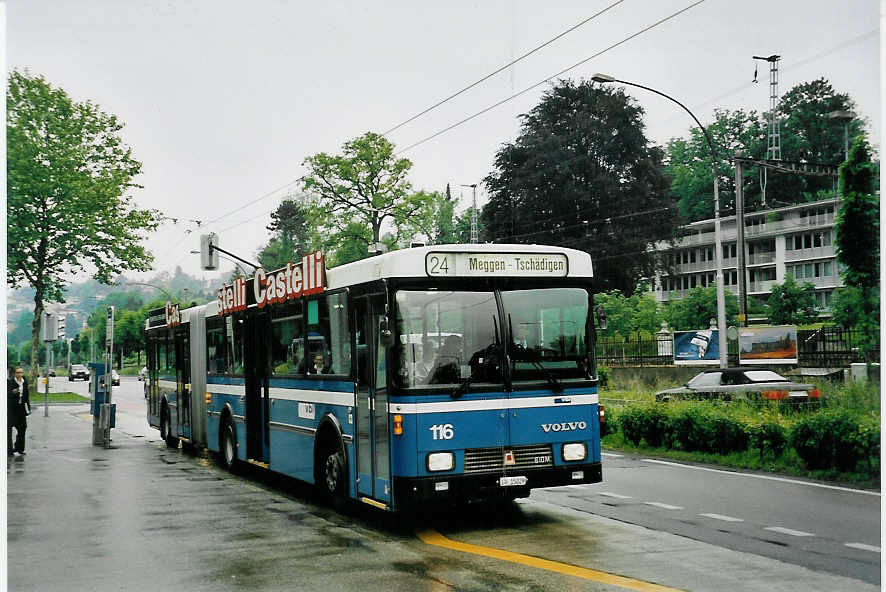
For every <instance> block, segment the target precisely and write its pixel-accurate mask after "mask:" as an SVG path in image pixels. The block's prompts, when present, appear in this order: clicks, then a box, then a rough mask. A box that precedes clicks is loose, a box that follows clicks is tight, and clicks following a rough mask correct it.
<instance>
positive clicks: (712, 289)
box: [665, 285, 738, 331]
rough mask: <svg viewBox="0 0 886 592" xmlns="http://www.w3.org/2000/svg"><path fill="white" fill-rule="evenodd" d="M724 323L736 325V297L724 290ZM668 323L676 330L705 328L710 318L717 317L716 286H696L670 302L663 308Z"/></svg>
mask: <svg viewBox="0 0 886 592" xmlns="http://www.w3.org/2000/svg"><path fill="white" fill-rule="evenodd" d="M725 296H726V324H727V325H733V326H735V325H736V317H737V315H738V298H736V296H735V294H733V293H732V292H730V291H728V290H727V291H726V294H725ZM665 316H666V317H667V320H668V324H669V325H670V326H671V327H672V328H673V329H676V330H677V331H691V330H693V329H707V328H708V326H709V325H710V319H716V318H717V287H716V286H713V285H711V286H707V287H702V286H697V287H695V288H692V289H691V290H689V293H688V294H687V295H686V297H685V298H683V299H681V300H675V301H673V302H670V303H669V304H668V306H667V308H666V310H665Z"/></svg>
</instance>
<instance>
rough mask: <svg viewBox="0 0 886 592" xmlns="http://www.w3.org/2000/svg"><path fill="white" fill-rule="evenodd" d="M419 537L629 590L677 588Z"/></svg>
mask: <svg viewBox="0 0 886 592" xmlns="http://www.w3.org/2000/svg"><path fill="white" fill-rule="evenodd" d="M418 538H419V539H421V540H422V542H424V543H425V544H428V545H433V546H435V547H442V548H444V549H450V550H452V551H460V552H462V553H470V554H471V555H479V556H481V557H491V558H493V559H500V560H502V561H508V562H510V563H519V564H520V565H526V566H529V567H535V568H538V569H544V570H547V571H553V572H556V573H561V574H565V575H568V576H575V577H577V578H582V579H584V580H592V581H594V582H600V583H602V584H609V585H612V586H619V587H621V588H626V589H628V590H638V591H640V592H676V590H677V589H676V588H668V587H667V586H660V585H658V584H652V583H650V582H644V581H642V580H635V579H633V578H628V577H625V576H619V575H615V574H611V573H606V572H605V571H597V570H595V569H588V568H586V567H578V566H577V565H569V564H568V563H560V562H559V561H551V560H549V559H540V558H538V557H531V556H529V555H523V554H522V553H514V552H512V551H504V550H502V549H494V548H492V547H482V546H480V545H472V544H470V543H460V542H458V541H453V540H452V539H448V538H446V537H445V536H443V535H442V534H440V533H439V532H436V531H434V530H425V531H422V532H419V533H418Z"/></svg>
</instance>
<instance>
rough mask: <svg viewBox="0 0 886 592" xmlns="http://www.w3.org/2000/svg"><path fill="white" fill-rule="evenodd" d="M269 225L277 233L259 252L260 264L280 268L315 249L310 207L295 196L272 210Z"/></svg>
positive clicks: (270, 268) (268, 227)
mask: <svg viewBox="0 0 886 592" xmlns="http://www.w3.org/2000/svg"><path fill="white" fill-rule="evenodd" d="M267 229H268V230H270V231H271V232H272V233H273V236H272V237H271V239H270V240H269V241H268V244H267V245H265V246H264V248H262V249H261V250H260V251H259V252H258V254H257V256H256V258H257V259H258V262H259V264H260V265H261V266H262V267H263V268H265V269H267V270H272V269H280V268H281V267H284V266H285V265H286V264H287V263H289V262H292V261H298V260H299V258H300V257H301V256H302V255H304V254H305V253H308V252H309V251H310V250H311V245H312V243H311V226H310V223H309V222H308V215H307V208H306V207H305V206H304V205H303V204H302V203H300V202H298V201H296V200H294V199H284V200H283V201H282V202H281V203H280V205H279V206H277V209H276V210H274V211H273V212H271V222H270V224H268V226H267Z"/></svg>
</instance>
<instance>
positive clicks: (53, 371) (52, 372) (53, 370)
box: [43, 368, 55, 378]
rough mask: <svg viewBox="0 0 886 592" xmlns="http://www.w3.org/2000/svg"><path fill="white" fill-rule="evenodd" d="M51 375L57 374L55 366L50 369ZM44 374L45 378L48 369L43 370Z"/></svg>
mask: <svg viewBox="0 0 886 592" xmlns="http://www.w3.org/2000/svg"><path fill="white" fill-rule="evenodd" d="M49 375H50V376H55V368H50V369H49ZM43 376H44V378H45V377H46V370H44V371H43Z"/></svg>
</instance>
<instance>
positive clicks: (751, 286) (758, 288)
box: [748, 280, 778, 294]
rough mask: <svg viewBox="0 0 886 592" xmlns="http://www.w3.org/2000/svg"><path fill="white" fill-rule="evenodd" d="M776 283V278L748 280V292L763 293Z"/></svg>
mask: <svg viewBox="0 0 886 592" xmlns="http://www.w3.org/2000/svg"><path fill="white" fill-rule="evenodd" d="M776 284H778V281H776V280H763V281H759V282H748V294H765V293H768V292H771V291H772V286H774V285H776Z"/></svg>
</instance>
